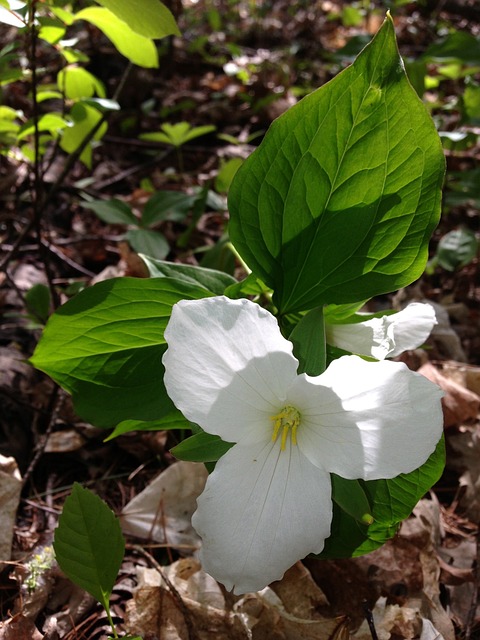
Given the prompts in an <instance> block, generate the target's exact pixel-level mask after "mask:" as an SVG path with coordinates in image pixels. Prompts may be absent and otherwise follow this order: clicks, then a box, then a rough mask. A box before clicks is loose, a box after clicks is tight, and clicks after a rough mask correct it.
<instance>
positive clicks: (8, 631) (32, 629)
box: [0, 614, 43, 640]
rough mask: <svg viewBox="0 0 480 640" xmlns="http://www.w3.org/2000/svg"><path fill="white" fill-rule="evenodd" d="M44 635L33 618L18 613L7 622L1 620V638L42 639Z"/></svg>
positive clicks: (19, 639) (8, 639)
mask: <svg viewBox="0 0 480 640" xmlns="http://www.w3.org/2000/svg"><path fill="white" fill-rule="evenodd" d="M42 638H43V635H42V634H41V633H40V631H39V630H38V629H37V627H36V626H35V625H34V623H33V622H32V620H30V619H29V618H25V617H24V616H22V615H20V614H17V615H16V616H13V618H11V619H10V620H7V622H0V640H42Z"/></svg>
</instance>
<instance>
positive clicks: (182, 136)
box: [139, 122, 216, 149]
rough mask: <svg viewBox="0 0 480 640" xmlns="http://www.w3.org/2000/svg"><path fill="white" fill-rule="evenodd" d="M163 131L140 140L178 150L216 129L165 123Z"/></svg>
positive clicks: (145, 134) (154, 132)
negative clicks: (169, 146)
mask: <svg viewBox="0 0 480 640" xmlns="http://www.w3.org/2000/svg"><path fill="white" fill-rule="evenodd" d="M161 129H162V130H161V131H152V132H149V133H142V134H141V135H140V136H139V138H140V139H141V140H151V141H152V142H163V143H164V144H171V145H172V146H173V147H176V148H177V149H178V148H179V147H181V146H182V145H184V144H185V143H186V142H190V141H191V140H194V139H195V138H199V137H200V136H204V135H205V134H207V133H211V132H212V131H215V129H216V127H214V126H213V125H203V126H201V127H192V125H191V124H190V123H189V122H177V123H176V124H170V123H168V122H165V123H164V124H162V126H161Z"/></svg>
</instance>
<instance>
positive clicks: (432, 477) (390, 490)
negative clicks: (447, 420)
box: [318, 438, 445, 558]
mask: <svg viewBox="0 0 480 640" xmlns="http://www.w3.org/2000/svg"><path fill="white" fill-rule="evenodd" d="M444 465H445V441H444V439H443V438H442V439H441V440H440V441H439V443H438V445H437V447H436V449H435V451H434V452H433V453H432V455H431V456H430V457H429V459H428V460H427V461H426V462H425V464H423V465H422V466H421V467H420V468H419V469H416V470H415V471H412V472H411V473H403V474H401V475H399V476H397V477H396V478H392V479H391V480H370V481H368V482H365V481H363V480H360V481H357V480H344V479H343V478H341V480H342V481H343V482H342V484H343V487H341V489H342V498H343V497H344V496H346V495H347V492H348V491H352V492H354V494H355V492H357V490H358V489H357V487H355V484H357V483H358V484H359V485H360V486H361V488H362V489H363V492H364V494H365V496H366V498H367V501H368V504H370V505H371V509H370V515H371V516H372V518H373V522H372V523H371V524H370V525H368V524H362V522H361V518H359V517H358V515H359V513H360V511H362V508H360V511H357V513H352V511H351V509H350V508H349V507H348V506H346V504H345V503H344V502H343V501H342V498H341V499H339V500H338V503H337V502H336V501H335V489H336V488H338V487H337V486H336V484H335V482H334V505H333V521H332V528H331V534H330V537H329V538H328V539H327V540H326V542H325V548H324V550H323V551H322V553H321V554H320V555H319V556H318V557H320V558H351V557H356V556H361V555H364V554H366V553H370V552H371V551H374V550H375V549H377V548H378V547H381V546H382V544H384V543H385V542H386V541H387V540H389V539H390V538H391V537H392V536H394V535H395V533H396V532H397V530H398V527H399V526H400V523H401V522H402V520H405V518H407V517H408V516H409V515H410V513H411V512H412V510H413V508H414V507H415V505H416V504H417V502H418V501H419V500H420V498H422V497H423V496H424V495H425V493H427V491H428V490H429V489H430V488H431V487H432V486H433V485H434V484H435V482H437V480H438V479H439V478H440V476H441V475H442V471H443V467H444ZM337 495H338V493H337ZM350 506H351V505H350Z"/></svg>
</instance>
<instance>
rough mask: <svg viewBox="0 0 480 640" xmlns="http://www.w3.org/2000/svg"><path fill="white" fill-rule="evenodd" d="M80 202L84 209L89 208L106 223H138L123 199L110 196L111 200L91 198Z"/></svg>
mask: <svg viewBox="0 0 480 640" xmlns="http://www.w3.org/2000/svg"><path fill="white" fill-rule="evenodd" d="M80 204H81V206H82V207H85V209H91V210H92V211H93V212H94V213H95V214H96V215H97V216H98V217H99V218H100V220H102V221H103V222H106V223H107V224H134V225H138V219H137V218H136V217H135V215H134V213H133V212H132V210H131V208H130V207H129V206H128V204H127V203H126V202H123V200H118V199H117V198H112V199H111V200H92V201H91V202H81V203H80Z"/></svg>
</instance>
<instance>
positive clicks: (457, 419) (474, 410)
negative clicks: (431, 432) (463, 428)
mask: <svg viewBox="0 0 480 640" xmlns="http://www.w3.org/2000/svg"><path fill="white" fill-rule="evenodd" d="M418 373H421V374H422V375H424V376H425V377H426V378H428V379H429V380H431V382H434V383H435V384H438V386H439V387H440V388H441V389H443V391H444V392H445V396H444V397H443V398H442V404H443V415H444V420H445V427H453V426H459V425H462V424H464V423H465V422H468V421H470V420H474V419H475V418H476V417H477V415H478V412H479V410H480V396H478V395H477V394H476V393H474V392H473V391H469V390H468V389H467V388H466V387H464V386H462V385H461V384H459V383H458V382H455V381H454V380H450V379H449V378H447V377H446V376H445V375H443V373H441V372H440V371H439V370H438V369H437V368H436V367H434V366H433V364H431V363H430V362H427V363H425V364H424V365H422V366H421V367H420V369H419V370H418Z"/></svg>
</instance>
